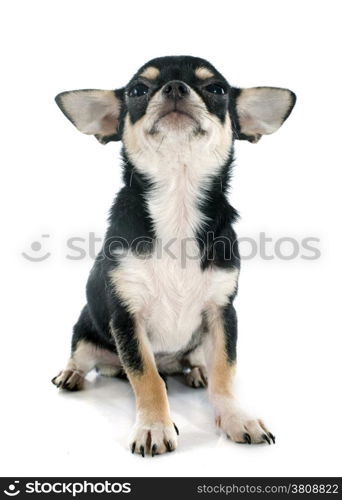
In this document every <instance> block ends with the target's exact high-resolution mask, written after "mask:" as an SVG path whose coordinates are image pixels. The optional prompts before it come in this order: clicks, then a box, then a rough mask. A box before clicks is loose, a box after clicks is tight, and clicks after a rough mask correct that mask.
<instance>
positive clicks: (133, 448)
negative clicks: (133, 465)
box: [131, 442, 135, 453]
mask: <svg viewBox="0 0 342 500" xmlns="http://www.w3.org/2000/svg"><path fill="white" fill-rule="evenodd" d="M131 452H132V453H134V452H135V442H134V443H133V444H132V446H131Z"/></svg>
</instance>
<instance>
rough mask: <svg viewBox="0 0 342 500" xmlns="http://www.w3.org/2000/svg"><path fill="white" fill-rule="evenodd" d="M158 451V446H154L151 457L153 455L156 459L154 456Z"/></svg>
mask: <svg viewBox="0 0 342 500" xmlns="http://www.w3.org/2000/svg"><path fill="white" fill-rule="evenodd" d="M156 451H157V445H156V444H154V445H153V446H152V450H151V455H152V457H154V455H155V454H156Z"/></svg>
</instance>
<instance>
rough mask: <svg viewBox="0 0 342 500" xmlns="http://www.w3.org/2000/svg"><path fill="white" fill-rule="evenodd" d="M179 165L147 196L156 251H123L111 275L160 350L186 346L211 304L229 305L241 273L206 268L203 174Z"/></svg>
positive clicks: (122, 296) (131, 309) (160, 180)
mask: <svg viewBox="0 0 342 500" xmlns="http://www.w3.org/2000/svg"><path fill="white" fill-rule="evenodd" d="M173 167H174V168H175V167H177V169H175V170H173V172H172V175H165V178H164V179H163V178H160V179H159V180H158V183H156V187H155V188H154V190H153V192H152V193H150V194H149V197H148V199H147V200H146V203H147V206H148V209H149V212H150V214H151V218H152V220H153V224H154V230H155V233H156V235H157V243H156V245H155V249H154V252H153V253H152V254H151V255H148V256H145V257H143V256H137V255H135V254H133V253H132V252H131V251H130V252H129V253H128V254H124V255H122V256H121V257H119V259H120V262H119V265H118V266H117V267H116V268H115V270H114V271H113V272H112V275H111V279H112V282H113V284H114V286H115V287H116V290H117V291H118V293H119V295H120V297H121V298H122V299H123V300H124V302H125V303H126V305H127V306H128V308H129V310H130V311H131V312H132V313H133V314H139V315H140V316H141V317H143V318H144V320H145V324H146V327H147V332H148V335H149V337H150V340H151V344H152V348H153V351H154V352H174V351H178V350H180V349H182V348H183V347H185V346H186V345H187V344H188V343H189V341H190V339H191V336H192V334H193V333H194V332H195V330H196V329H197V328H198V327H199V326H200V324H201V321H202V313H203V311H204V310H205V308H206V305H208V304H209V303H211V302H213V303H215V304H217V305H225V304H227V303H228V301H229V296H230V295H231V294H232V293H233V292H234V290H235V288H236V284H237V278H238V270H237V269H230V270H224V269H218V268H209V269H207V270H205V271H202V270H201V266H200V256H199V249H198V245H197V242H196V240H195V231H196V228H197V227H198V226H199V225H200V224H201V223H203V215H202V214H201V212H200V211H199V209H198V200H199V197H200V196H201V191H200V189H199V186H200V185H203V179H200V178H199V177H198V175H197V176H196V175H194V173H193V172H191V171H190V170H189V169H188V168H187V167H186V166H185V165H177V166H173Z"/></svg>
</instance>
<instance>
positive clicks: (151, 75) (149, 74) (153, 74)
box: [140, 66, 160, 80]
mask: <svg viewBox="0 0 342 500" xmlns="http://www.w3.org/2000/svg"><path fill="white" fill-rule="evenodd" d="M159 75H160V71H159V69H158V68H155V67H154V66H149V67H148V68H146V69H144V71H143V72H142V73H140V76H142V77H143V78H147V79H148V80H155V79H156V78H157V77H158V76H159Z"/></svg>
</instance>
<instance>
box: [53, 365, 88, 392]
mask: <svg viewBox="0 0 342 500" xmlns="http://www.w3.org/2000/svg"><path fill="white" fill-rule="evenodd" d="M51 382H52V383H53V384H55V386H56V387H57V388H59V389H66V390H68V391H79V390H81V389H82V388H83V384H84V376H83V374H82V373H81V372H79V371H78V370H63V371H61V372H60V373H59V374H58V375H57V376H56V377H54V378H53V379H52V380H51Z"/></svg>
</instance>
